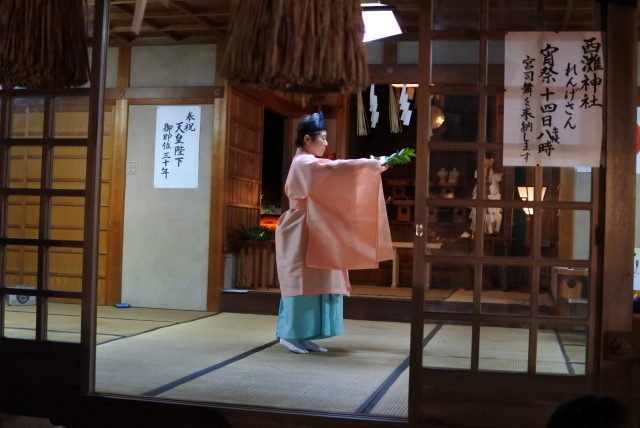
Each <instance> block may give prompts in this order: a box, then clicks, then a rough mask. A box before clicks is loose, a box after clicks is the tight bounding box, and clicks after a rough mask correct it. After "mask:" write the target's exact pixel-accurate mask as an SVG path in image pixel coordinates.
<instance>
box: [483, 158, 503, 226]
mask: <svg viewBox="0 0 640 428" xmlns="http://www.w3.org/2000/svg"><path fill="white" fill-rule="evenodd" d="M501 180H502V173H501V172H493V169H490V170H489V177H488V184H489V194H488V195H487V199H491V200H493V201H498V200H500V199H502V195H501V194H500V181H501ZM501 223H502V208H487V209H486V211H485V214H484V228H485V232H486V233H498V232H499V231H500V224H501Z"/></svg>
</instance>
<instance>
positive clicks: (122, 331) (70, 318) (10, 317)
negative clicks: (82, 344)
mask: <svg viewBox="0 0 640 428" xmlns="http://www.w3.org/2000/svg"><path fill="white" fill-rule="evenodd" d="M47 319H48V325H49V329H50V330H55V331H61V332H68V333H79V332H80V317H79V316H74V315H52V314H49V316H48V318H47ZM173 324H174V323H172V322H166V321H139V320H135V321H133V320H127V319H118V318H98V320H97V331H98V332H99V333H101V334H109V335H114V336H131V335H134V334H140V333H142V332H145V331H149V330H153V329H156V328H160V327H166V326H169V325H173ZM5 325H6V326H7V327H9V328H27V329H35V325H36V314H35V313H33V312H11V311H8V312H6V314H5Z"/></svg>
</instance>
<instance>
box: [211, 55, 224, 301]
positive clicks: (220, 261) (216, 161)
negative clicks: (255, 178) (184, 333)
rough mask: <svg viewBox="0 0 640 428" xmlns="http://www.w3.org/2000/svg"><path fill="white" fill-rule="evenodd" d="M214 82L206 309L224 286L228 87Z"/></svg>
mask: <svg viewBox="0 0 640 428" xmlns="http://www.w3.org/2000/svg"><path fill="white" fill-rule="evenodd" d="M224 50H225V46H224V45H223V44H218V45H217V47H216V64H217V65H218V66H219V64H221V63H222V57H223V56H224ZM215 84H216V85H221V86H224V97H222V98H216V99H215V100H214V101H213V150H212V151H211V152H212V155H211V156H212V159H211V202H210V209H209V268H208V281H207V310H208V311H218V310H219V309H220V293H221V292H222V289H223V288H224V252H225V240H226V239H225V238H226V237H225V233H226V229H227V228H226V201H225V186H226V183H227V170H226V167H227V153H228V146H229V143H228V141H227V124H228V117H227V116H228V110H227V106H228V102H229V86H228V85H227V83H226V80H224V79H222V78H221V77H219V74H218V73H216V83H215Z"/></svg>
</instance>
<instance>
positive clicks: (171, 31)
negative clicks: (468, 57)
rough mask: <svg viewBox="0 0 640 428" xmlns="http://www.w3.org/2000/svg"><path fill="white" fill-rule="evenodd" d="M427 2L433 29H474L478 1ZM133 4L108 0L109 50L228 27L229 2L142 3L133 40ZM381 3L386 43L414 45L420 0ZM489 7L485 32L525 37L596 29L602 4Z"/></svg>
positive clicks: (529, 1)
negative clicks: (389, 10)
mask: <svg viewBox="0 0 640 428" xmlns="http://www.w3.org/2000/svg"><path fill="white" fill-rule="evenodd" d="M240 1H241V0H240ZM291 1H295V0H291ZM370 1H371V0H363V2H370ZM432 1H433V4H434V29H437V30H446V29H466V30H478V29H479V21H480V19H479V16H480V1H479V0H432ZM135 2H136V0H111V10H110V16H111V22H110V44H111V45H112V46H122V45H159V44H192V43H219V42H221V41H223V40H224V38H225V33H226V29H227V27H228V25H229V16H230V6H231V2H232V0H170V1H169V2H168V6H167V7H165V6H164V5H163V4H162V3H160V2H159V1H158V0H155V1H154V0H147V6H146V11H145V14H144V20H143V23H142V27H141V31H140V34H138V35H136V34H134V33H133V32H132V31H131V24H132V20H133V14H134V9H135ZM383 2H384V3H386V4H389V5H392V6H395V8H396V11H397V16H398V20H399V21H400V26H401V27H402V29H403V34H402V35H401V36H397V37H394V38H393V39H387V40H395V41H399V40H417V39H418V18H419V8H420V0H386V1H383ZM165 3H166V2H165ZM488 5H489V29H492V30H498V31H502V30H525V31H526V30H535V29H536V28H541V27H542V28H544V29H546V30H552V31H559V30H593V29H596V28H598V20H599V8H600V5H601V3H600V1H596V0H488Z"/></svg>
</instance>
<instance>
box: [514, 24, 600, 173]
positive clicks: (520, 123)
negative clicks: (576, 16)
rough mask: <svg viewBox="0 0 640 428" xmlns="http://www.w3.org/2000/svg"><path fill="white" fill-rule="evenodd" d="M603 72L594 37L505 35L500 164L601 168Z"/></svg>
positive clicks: (596, 36) (578, 34)
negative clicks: (501, 153)
mask: <svg viewBox="0 0 640 428" xmlns="http://www.w3.org/2000/svg"><path fill="white" fill-rule="evenodd" d="M604 67H605V60H604V55H603V47H602V35H601V33H599V32H579V31H576V32H559V33H556V32H510V33H507V35H506V37H505V74H504V80H505V82H504V85H505V89H506V93H505V103H504V159H503V164H504V165H516V166H535V165H542V166H591V167H598V166H600V149H601V144H602V122H603V112H604V109H603V87H604Z"/></svg>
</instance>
